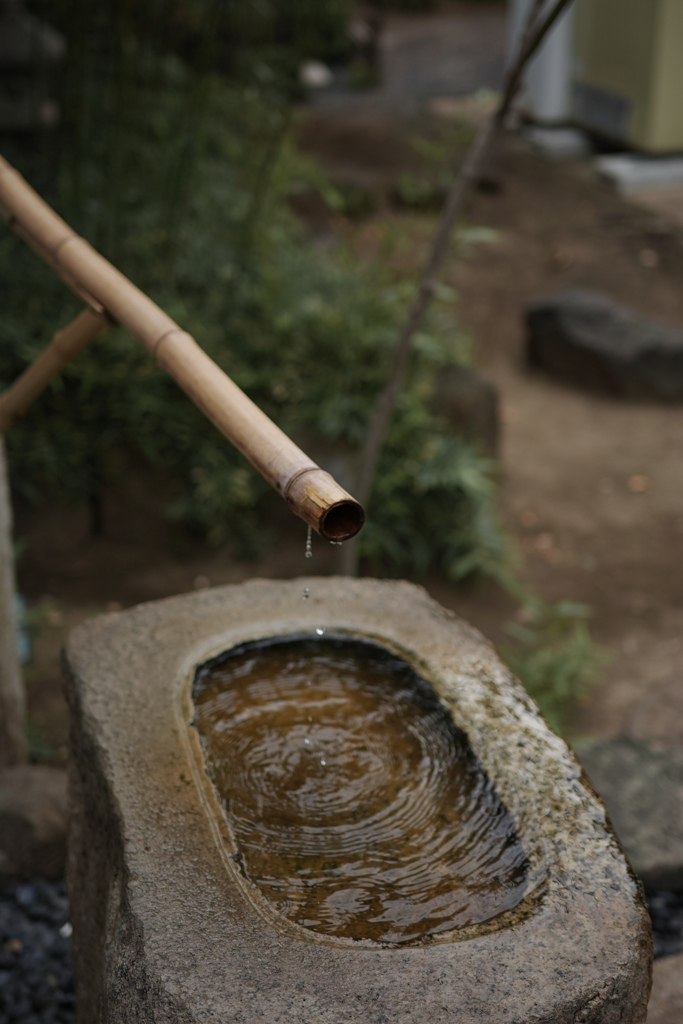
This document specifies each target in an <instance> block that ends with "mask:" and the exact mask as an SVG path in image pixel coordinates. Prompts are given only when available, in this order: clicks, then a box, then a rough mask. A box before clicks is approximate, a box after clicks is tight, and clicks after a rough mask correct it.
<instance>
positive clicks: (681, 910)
mask: <svg viewBox="0 0 683 1024" xmlns="http://www.w3.org/2000/svg"><path fill="white" fill-rule="evenodd" d="M647 905H648V909H649V911H650V917H651V918H652V934H653V937H654V940H655V958H656V957H660V956H672V955H673V954H674V953H683V892H670V891H669V890H667V889H655V890H652V891H651V892H648V893H647Z"/></svg>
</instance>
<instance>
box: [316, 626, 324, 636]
mask: <svg viewBox="0 0 683 1024" xmlns="http://www.w3.org/2000/svg"><path fill="white" fill-rule="evenodd" d="M324 632H325V630H324V629H320V627H319V626H318V628H317V629H316V633H317V634H318V636H322V635H323V633H324Z"/></svg>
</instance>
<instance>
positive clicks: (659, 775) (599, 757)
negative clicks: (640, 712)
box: [577, 736, 683, 890]
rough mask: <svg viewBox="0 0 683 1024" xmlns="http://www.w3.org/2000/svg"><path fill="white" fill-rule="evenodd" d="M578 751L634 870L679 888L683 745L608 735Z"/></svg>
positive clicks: (661, 885)
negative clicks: (667, 744) (659, 743)
mask: <svg viewBox="0 0 683 1024" xmlns="http://www.w3.org/2000/svg"><path fill="white" fill-rule="evenodd" d="M577 751H578V755H579V758H580V760H581V762H582V764H583V766H584V768H585V769H586V772H587V774H588V777H589V779H590V780H591V782H592V784H593V785H594V786H595V788H596V790H597V791H598V793H599V794H600V796H601V797H602V799H603V800H604V801H605V806H606V807H607V811H608V813H609V816H610V818H611V819H612V823H613V825H614V827H615V829H616V831H617V835H618V836H619V839H620V840H621V844H622V846H623V848H624V852H625V853H626V855H627V857H628V858H629V860H630V861H631V864H632V866H633V870H634V871H635V872H636V874H637V875H639V876H640V878H641V879H642V880H643V882H644V883H645V885H646V886H647V887H648V888H651V889H674V890H679V889H683V750H680V749H677V748H675V747H669V748H666V747H660V746H654V745H652V744H649V743H647V742H645V741H644V740H635V739H631V738H630V737H627V736H613V737H611V738H609V739H606V740H592V741H589V742H588V743H581V744H578V745H577Z"/></svg>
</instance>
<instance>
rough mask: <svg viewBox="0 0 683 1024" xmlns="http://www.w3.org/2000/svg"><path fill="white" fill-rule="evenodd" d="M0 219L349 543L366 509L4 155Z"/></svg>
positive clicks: (300, 509)
mask: <svg viewBox="0 0 683 1024" xmlns="http://www.w3.org/2000/svg"><path fill="white" fill-rule="evenodd" d="M0 215H1V216H3V217H4V218H5V220H7V221H8V223H9V225H10V227H12V228H13V229H14V230H15V231H16V232H17V234H19V235H21V237H22V238H24V240H25V241H26V242H28V244H29V245H30V246H31V247H32V248H34V249H35V250H36V251H37V252H38V253H39V254H40V255H41V256H42V257H43V258H44V259H45V260H47V262H48V263H49V264H50V265H51V266H52V267H53V268H54V269H55V270H56V271H57V273H58V274H59V275H60V277H61V278H62V279H63V280H64V281H65V282H66V284H67V285H69V287H70V288H72V289H73V290H74V291H76V292H77V293H78V294H79V295H81V296H82V297H83V298H84V299H85V300H86V302H88V304H89V305H90V306H92V307H93V309H94V310H95V311H96V312H98V313H106V314H107V316H108V317H109V318H110V319H111V320H113V321H115V322H117V323H120V324H122V326H124V327H125V328H126V329H127V330H129V331H130V333H131V334H133V335H134V336H135V337H136V338H138V339H139V340H140V341H141V342H142V343H143V345H144V346H145V347H146V349H147V350H148V352H149V353H150V354H151V355H152V356H153V357H154V358H155V359H156V361H157V362H158V364H159V365H160V366H161V367H162V368H163V369H164V370H166V372H167V373H169V374H170V376H171V377H173V379H174V380H175V381H176V383H177V384H179V385H180V387H181V388H182V389H183V390H184V391H185V392H186V393H187V394H188V395H189V397H190V398H191V399H192V401H193V402H195V404H196V405H197V406H199V408H200V409H201V410H202V412H204V413H205V415H206V416H207V417H208V418H209V419H210V420H211V421H212V423H214V424H215V426H216V427H218V429H219V430H220V431H221V433H223V434H224V435H225V436H226V437H227V438H228V440H229V441H231V442H232V443H233V444H234V445H235V447H236V448H237V449H238V450H239V451H240V452H241V453H242V454H243V455H244V456H245V457H246V458H247V459H248V460H249V461H250V462H251V463H252V465H253V466H254V467H255V468H256V469H257V470H258V471H259V473H261V474H262V476H264V477H265V479H266V480H268V482H269V483H270V484H271V485H272V486H273V487H274V488H275V489H276V490H277V491H278V492H279V493H280V494H281V495H282V497H283V498H284V499H285V501H286V502H287V503H288V504H289V505H290V507H291V508H292V510H293V511H294V512H295V513H296V514H297V515H299V516H301V518H302V519H303V520H305V522H307V523H309V525H310V526H312V527H313V528H314V529H315V530H317V532H318V533H319V534H321V536H323V537H325V538H327V539H328V540H335V541H341V540H347V539H348V538H349V537H353V536H354V535H355V534H356V533H358V531H359V530H360V528H361V526H362V525H363V522H364V519H365V513H364V511H363V507H362V505H360V503H359V502H357V501H356V500H355V498H352V497H351V495H350V494H347V492H346V491H345V490H343V488H341V487H340V486H339V484H337V483H336V481H335V480H334V479H333V478H332V477H331V476H330V475H329V473H326V472H325V471H324V470H322V469H320V467H319V466H317V465H316V463H315V462H313V460H312V459H310V458H309V457H308V456H307V455H306V454H305V453H304V452H302V451H301V449H300V448H298V447H297V445H295V444H294V442H293V441H291V440H290V439H289V438H288V437H287V435H286V434H285V433H284V432H283V431H282V430H280V428H279V427H277V426H276V425H275V424H274V423H273V422H272V420H270V419H269V418H268V417H267V416H266V415H265V413H263V412H261V410H260V409H259V408H258V406H257V405H255V404H254V402H252V401H251V399H250V398H248V397H247V396H246V395H245V394H244V392H243V391H242V390H241V389H240V388H238V387H237V385H236V384H235V383H234V382H233V381H232V380H231V379H230V378H229V377H228V376H227V375H226V374H225V373H223V371H222V370H221V369H220V368H219V367H218V366H217V365H216V364H215V363H214V362H213V360H212V359H210V358H209V356H207V355H206V353H205V352H204V351H203V350H202V349H201V348H200V347H199V345H198V344H197V343H196V341H195V340H194V338H192V337H191V336H190V335H189V334H187V333H186V332H185V331H183V330H182V329H181V328H180V327H179V326H178V324H177V323H176V322H175V321H174V320H172V319H171V317H170V316H168V314H167V313H164V311H163V310H162V309H160V308H159V306H157V305H156V303H154V302H152V300H151V299H150V298H148V296H147V295H145V294H144V292H142V291H140V289H139V288H136V286H135V285H134V284H132V282H131V281H129V280H128V278H127V277H124V275H123V274H122V273H121V272H120V271H119V270H117V269H116V267H114V266H112V264H111V263H109V262H108V261H107V260H105V259H104V257H103V256H101V255H100V254H99V253H98V252H96V251H95V250H94V249H93V248H92V246H91V245H89V244H88V242H86V241H85V239H83V238H81V237H79V236H78V235H77V234H76V233H75V232H74V231H73V230H72V229H71V228H70V227H69V225H68V224H66V223H65V221H63V220H62V218H61V217H59V216H58V215H57V214H56V213H55V212H54V210H53V209H52V208H51V207H50V206H48V204H47V203H46V202H45V201H44V200H43V199H41V198H40V196H39V195H38V194H37V193H36V192H34V190H33V189H32V188H31V187H30V185H28V184H27V182H26V181H25V180H24V179H23V178H22V176H21V175H20V174H19V173H18V171H16V170H14V168H13V167H12V166H11V165H10V164H9V163H8V162H7V161H6V160H4V159H3V158H2V157H1V156H0Z"/></svg>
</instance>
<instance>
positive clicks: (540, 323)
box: [526, 288, 683, 401]
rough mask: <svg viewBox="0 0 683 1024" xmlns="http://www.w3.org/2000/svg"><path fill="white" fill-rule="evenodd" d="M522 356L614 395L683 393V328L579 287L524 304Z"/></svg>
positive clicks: (673, 397) (675, 397)
mask: <svg viewBox="0 0 683 1024" xmlns="http://www.w3.org/2000/svg"><path fill="white" fill-rule="evenodd" d="M526 323H527V330H528V339H527V357H528V361H529V363H530V364H531V365H532V366H535V367H538V368H539V369H541V370H544V371H546V372H547V373H549V374H551V375H552V376H553V377H555V378H557V379H558V380H561V381H563V382H564V383H565V384H571V385H573V386H575V387H580V388H583V389H585V390H588V391H595V392H599V393H601V394H605V395H612V396H616V397H619V398H640V399H660V400H667V401H680V400H681V399H683V331H680V330H678V329H677V328H674V327H670V326H667V325H666V324H660V323H657V322H656V321H655V320H650V319H648V318H646V317H644V316H641V315H640V314H638V313H635V312H634V311H632V310H629V309H626V308H624V307H622V306H619V305H617V303H615V302H613V301H612V300H611V299H609V298H608V297H607V296H605V295H601V294H600V293H598V292H591V291H585V290H583V289H579V288H576V289H567V290H564V291H559V292H555V293H554V294H553V295H550V296H548V298H546V299H541V300H540V301H538V302H535V303H533V304H532V305H530V306H528V307H527V310H526Z"/></svg>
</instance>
